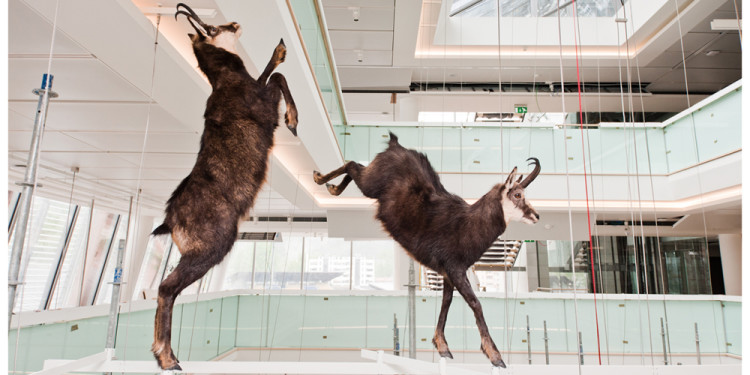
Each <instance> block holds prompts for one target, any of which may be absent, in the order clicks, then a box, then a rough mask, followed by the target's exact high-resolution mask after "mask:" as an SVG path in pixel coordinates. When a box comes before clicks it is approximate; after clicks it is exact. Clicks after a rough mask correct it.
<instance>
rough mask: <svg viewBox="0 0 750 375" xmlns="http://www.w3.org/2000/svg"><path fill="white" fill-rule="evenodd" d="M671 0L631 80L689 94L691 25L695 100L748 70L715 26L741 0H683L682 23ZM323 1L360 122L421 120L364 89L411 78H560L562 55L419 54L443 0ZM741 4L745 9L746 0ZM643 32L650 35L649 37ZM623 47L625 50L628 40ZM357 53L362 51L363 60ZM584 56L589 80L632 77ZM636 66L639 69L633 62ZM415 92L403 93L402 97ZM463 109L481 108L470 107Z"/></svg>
mask: <svg viewBox="0 0 750 375" xmlns="http://www.w3.org/2000/svg"><path fill="white" fill-rule="evenodd" d="M668 3H669V4H667V6H665V7H664V8H665V9H663V10H662V11H661V13H663V14H662V15H661V17H662V18H661V19H655V20H651V21H649V22H651V24H649V25H647V27H646V28H645V29H652V30H656V31H655V33H656V35H655V37H653V38H652V39H649V40H650V41H649V42H648V43H647V45H645V46H641V47H642V48H641V50H640V52H639V53H638V55H637V56H636V57H635V58H632V59H630V61H629V62H627V63H628V64H629V65H630V66H631V67H633V72H632V74H633V77H632V81H633V82H636V81H637V80H638V79H639V78H640V81H641V82H643V83H644V84H647V88H648V90H649V91H651V92H653V93H654V94H659V93H668V94H684V92H685V79H684V72H683V69H682V65H681V62H682V53H683V49H682V48H681V47H680V38H679V32H678V30H679V29H680V27H681V28H682V30H683V31H684V35H683V38H682V43H683V44H684V53H685V56H686V58H687V67H688V69H687V78H688V84H689V89H690V92H692V93H693V94H694V95H695V96H694V97H692V98H691V102H692V103H695V102H697V101H698V100H700V99H702V98H704V97H705V95H703V94H710V93H713V92H716V91H718V90H719V89H721V88H723V87H725V86H727V85H729V84H731V83H733V82H735V81H737V80H738V79H740V78H741V76H742V70H741V49H740V43H739V34H738V33H737V32H736V31H729V32H720V31H713V30H711V28H710V22H711V21H712V20H713V19H717V18H720V19H733V18H735V16H736V15H735V11H734V0H693V1H683V0H680V4H681V7H682V9H683V10H682V13H681V15H680V22H679V24H678V23H677V22H676V17H675V15H676V14H675V12H674V11H673V9H674V6H673V5H671V4H672V2H671V1H670V2H668ZM323 6H324V7H323V8H324V12H325V19H326V23H327V26H328V31H329V34H330V39H331V44H332V48H333V50H334V56H335V60H336V65H337V66H338V74H339V78H340V81H341V86H342V88H343V89H344V91H345V92H347V95H346V97H345V104H346V105H347V108H346V109H347V115H348V116H349V118H350V120H353V121H354V122H367V121H382V120H383V118H387V117H389V118H391V119H393V120H400V121H415V120H416V119H412V118H404V117H399V113H398V108H397V106H396V107H394V106H390V108H387V109H384V107H387V104H389V102H390V96H389V95H384V96H383V99H382V100H377V101H373V100H371V99H372V97H368V96H367V94H364V93H362V92H387V93H390V92H394V91H395V92H403V91H405V90H408V88H409V85H410V84H411V83H412V82H418V83H431V84H434V85H436V86H438V87H439V86H440V85H441V83H442V82H463V83H497V82H498V80H499V79H502V81H503V82H504V83H511V84H515V83H518V84H522V83H532V82H536V83H544V82H546V81H551V82H559V81H560V61H559V58H558V57H557V56H551V57H539V56H535V57H533V58H512V57H510V58H503V59H501V61H500V64H501V66H502V73H499V72H498V68H497V67H498V59H497V56H489V57H486V58H477V57H466V58H432V59H428V58H415V57H414V54H415V49H416V47H417V45H418V44H419V43H420V42H419V41H418V39H417V29H418V27H419V22H420V21H419V20H420V15H421V14H422V12H423V11H424V12H427V13H428V15H427V16H423V17H427V18H428V19H433V20H436V19H438V18H439V17H440V13H439V10H440V6H441V1H440V0H423V1H396V0H377V1H343V0H323ZM738 6H740V12H741V4H739V2H738ZM357 8H358V9H359V10H360V16H359V21H358V22H354V21H353V12H354V10H355V9H357ZM436 22H437V21H432V23H429V22H428V23H427V25H429V26H426V28H429V29H433V32H434V24H435V23H436ZM678 26H679V27H678ZM613 30H614V29H613ZM554 32H555V33H556V30H555V31H554ZM639 37H640V38H641V39H644V40H645V39H647V38H645V37H646V36H639ZM623 41H624V39H623ZM530 47H533V46H530ZM420 48H423V49H424V48H426V47H425V46H422V47H420ZM622 48H623V51H624V48H625V44H624V43H623V47H622ZM709 50H718V51H721V53H720V54H719V55H717V56H713V57H709V56H706V55H705V52H707V51H709ZM623 53H624V52H623ZM358 57H361V61H359V59H358ZM580 63H581V65H582V69H581V76H582V80H583V81H584V82H597V81H598V82H619V81H620V80H621V79H626V78H621V75H624V74H625V73H624V72H623V71H621V69H619V68H618V64H619V65H622V66H623V67H625V66H626V62H625V61H624V60H622V61H618V59H617V58H609V59H606V58H596V59H594V58H588V59H583V60H582V61H580ZM636 66H637V67H638V69H637V70H635V69H634V68H635V67H636ZM563 76H564V77H566V78H565V80H566V81H574V80H575V78H576V66H575V60H570V59H566V61H565V63H564V69H563ZM360 95H361V97H360ZM408 95H409V94H399V95H398V96H399V100H400V99H401V98H403V97H405V96H408ZM504 95H505V96H506V97H507V99H508V102H514V100H515V98H514V96H513V95H514V94H511V93H505V94H504ZM446 96H447V98H446V100H447V101H451V98H452V94H446ZM521 99H522V98H521ZM664 101H665V102H668V103H673V104H674V103H679V106H677V107H676V108H672V109H669V110H666V109H661V110H660V109H659V108H654V109H652V110H653V111H681V110H683V109H685V108H686V107H687V100H685V98H684V95H682V99H681V100H678V98H676V97H674V96H672V97H665V100H664ZM518 102H523V101H518ZM363 103H371V104H372V107H370V108H363ZM551 104H552V103H551ZM557 106H558V107H559V104H558V105H557ZM610 107H611V108H609V107H605V108H602V109H601V110H602V111H613V112H617V111H620V110H621V107H620V104H619V103H617V102H613V104H612V105H611V106H610ZM420 110H424V111H428V110H430V109H422V108H417V111H420ZM546 110H547V111H555V110H557V111H560V110H561V108H557V109H555V108H549V107H548V108H547V109H546ZM647 110H648V109H647ZM463 111H468V112H474V111H478V110H475V109H474V108H464V109H463ZM383 112H387V113H385V114H384V113H383Z"/></svg>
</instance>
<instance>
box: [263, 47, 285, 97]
mask: <svg viewBox="0 0 750 375" xmlns="http://www.w3.org/2000/svg"><path fill="white" fill-rule="evenodd" d="M284 60H286V45H285V44H284V39H281V41H279V45H277V46H276V49H274V50H273V55H272V56H271V60H269V61H268V65H266V69H265V70H263V73H261V75H260V77H258V83H260V85H261V86H265V85H266V81H267V80H268V77H269V76H270V75H271V72H273V70H274V69H276V67H277V66H279V64H281V63H283V62H284Z"/></svg>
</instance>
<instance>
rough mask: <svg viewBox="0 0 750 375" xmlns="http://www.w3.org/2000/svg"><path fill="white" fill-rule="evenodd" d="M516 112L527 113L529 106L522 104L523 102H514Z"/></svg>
mask: <svg viewBox="0 0 750 375" xmlns="http://www.w3.org/2000/svg"><path fill="white" fill-rule="evenodd" d="M515 107H516V113H528V112H529V107H527V106H525V105H523V104H516V105H515Z"/></svg>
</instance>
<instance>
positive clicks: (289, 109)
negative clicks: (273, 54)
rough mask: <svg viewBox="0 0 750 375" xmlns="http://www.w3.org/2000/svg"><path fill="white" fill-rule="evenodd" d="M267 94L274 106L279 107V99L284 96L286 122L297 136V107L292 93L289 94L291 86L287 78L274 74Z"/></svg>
mask: <svg viewBox="0 0 750 375" xmlns="http://www.w3.org/2000/svg"><path fill="white" fill-rule="evenodd" d="M266 92H268V93H269V94H270V96H271V101H272V103H273V105H275V106H278V105H279V98H280V96H281V95H283V96H284V102H286V113H285V114H284V122H285V123H286V127H287V128H289V131H291V132H292V134H294V136H295V137H296V136H297V106H296V105H295V104H294V99H293V98H292V93H291V92H289V86H287V84H286V78H284V76H283V75H282V74H281V73H274V74H273V75H271V78H269V79H268V85H267V86H266Z"/></svg>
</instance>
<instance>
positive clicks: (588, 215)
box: [558, 0, 602, 365]
mask: <svg viewBox="0 0 750 375" xmlns="http://www.w3.org/2000/svg"><path fill="white" fill-rule="evenodd" d="M576 8H577V4H576V2H575V0H573V24H574V26H577V25H578V15H577V12H576ZM558 13H559V11H558ZM576 28H577V27H576ZM576 34H577V32H576V30H574V31H573V40H574V43H573V44H574V45H575V54H576V78H577V81H578V82H577V83H578V112H579V115H578V117H579V119H580V125H581V127H580V129H581V153H582V155H583V158H582V160H583V185H584V191H585V193H586V223H587V224H588V231H589V257H590V258H591V283H592V284H593V289H594V321H595V323H596V350H597V354H598V356H599V365H601V364H602V352H601V344H600V340H599V312H598V310H597V306H596V279H595V277H596V275H595V273H594V249H593V246H594V241H593V240H592V237H591V212H590V210H589V185H588V178H587V174H586V148H585V146H584V144H585V139H584V133H583V105H582V100H581V68H580V64H579V62H578V60H579V58H578V55H579V48H578V36H577V35H576ZM581 49H583V46H581ZM566 139H567V138H566ZM589 164H590V163H589ZM574 288H575V286H574Z"/></svg>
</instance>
